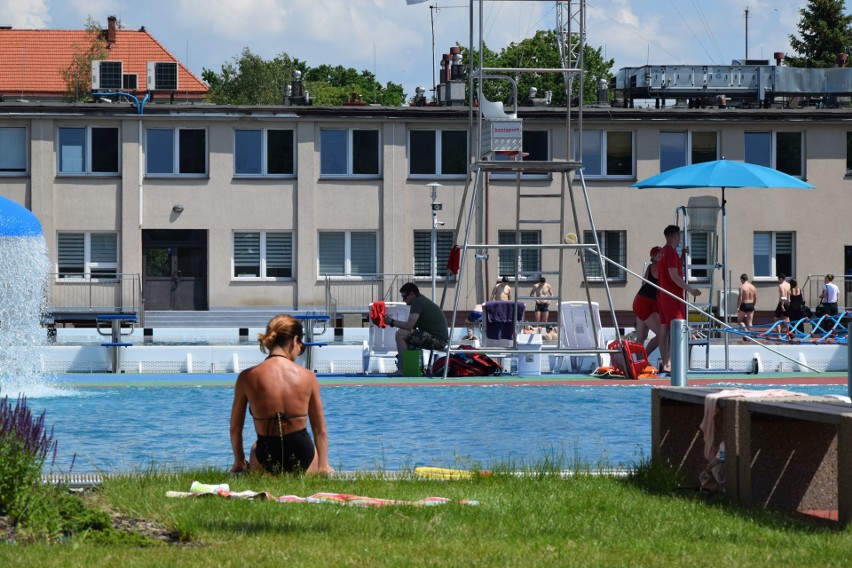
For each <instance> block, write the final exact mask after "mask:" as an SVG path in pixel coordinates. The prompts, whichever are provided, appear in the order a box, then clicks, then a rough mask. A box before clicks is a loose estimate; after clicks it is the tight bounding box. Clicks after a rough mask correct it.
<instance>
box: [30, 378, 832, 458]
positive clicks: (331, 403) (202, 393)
mask: <svg viewBox="0 0 852 568" xmlns="http://www.w3.org/2000/svg"><path fill="white" fill-rule="evenodd" d="M766 388H770V387H766ZM784 388H788V389H789V390H796V391H801V392H808V393H809V394H846V386H845V385H843V386H819V387H802V386H785V387H784ZM650 393H651V389H650V387H647V386H629V387H617V386H600V387H599V386H595V387H579V386H492V387H483V386H473V387H462V386H453V387H355V386H339V387H338V386H334V387H331V386H330V387H322V392H321V394H322V398H323V403H324V405H325V413H326V421H327V423H328V431H329V447H330V451H329V458H330V461H331V464H332V466H333V467H335V468H336V469H341V470H376V469H384V470H398V469H402V468H409V467H414V466H415V465H437V466H445V467H453V466H457V467H458V466H461V467H470V466H472V465H478V466H481V467H490V466H493V465H499V464H507V463H512V464H515V465H517V466H523V465H531V464H538V463H541V462H542V461H543V460H544V459H545V458H546V457H548V458H549V457H556V458H557V459H560V460H562V461H561V463H562V465H563V466H565V467H570V466H571V465H573V464H574V463H575V460H579V461H580V462H582V463H586V464H590V465H592V466H595V465H598V464H605V465H609V466H615V467H618V466H626V467H629V466H632V465H634V464H636V463H637V462H638V461H640V460H642V459H643V458H645V457H648V456H649V455H650V441H651V434H650V406H651V405H650ZM232 396H233V390H232V389H231V388H228V387H209V386H208V387H122V388H100V389H79V390H76V391H74V392H73V393H65V394H64V395H63V396H44V397H39V398H31V399H30V401H29V404H30V406H31V407H32V408H33V409H34V410H36V411H38V412H41V410H42V409H45V410H47V422H48V424H49V425H54V426H55V437H56V439H57V440H58V441H59V455H58V458H57V462H56V465H55V466H54V468H53V471H54V472H57V471H67V469H68V467H69V466H70V464H71V458H72V455H73V454H75V453H76V455H77V461H76V465H75V466H74V471H75V472H78V473H79V472H92V471H101V472H104V473H109V472H125V471H136V470H143V469H146V468H147V467H148V466H150V465H151V464H156V465H158V466H164V467H174V466H179V467H192V466H202V465H207V466H213V467H217V468H223V469H224V468H229V467H230V465H231V463H232V459H233V458H232V453H231V447H230V441H229V438H228V420H229V415H230V409H231V402H232ZM251 428H252V426H251V423H250V421H249V422H248V423H247V428H246V431H245V443H246V450H248V447H249V446H250V445H251V443H252V442H253V441H254V432H253V430H250V429H251Z"/></svg>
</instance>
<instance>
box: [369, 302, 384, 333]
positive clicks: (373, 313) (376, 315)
mask: <svg viewBox="0 0 852 568" xmlns="http://www.w3.org/2000/svg"><path fill="white" fill-rule="evenodd" d="M386 315H387V312H386V311H385V303H384V302H382V301H381V300H379V301H378V302H373V304H372V305H371V306H370V321H371V322H373V324H375V325H376V326H378V327H382V328H384V327H387V326H388V324H386V323H385V316H386Z"/></svg>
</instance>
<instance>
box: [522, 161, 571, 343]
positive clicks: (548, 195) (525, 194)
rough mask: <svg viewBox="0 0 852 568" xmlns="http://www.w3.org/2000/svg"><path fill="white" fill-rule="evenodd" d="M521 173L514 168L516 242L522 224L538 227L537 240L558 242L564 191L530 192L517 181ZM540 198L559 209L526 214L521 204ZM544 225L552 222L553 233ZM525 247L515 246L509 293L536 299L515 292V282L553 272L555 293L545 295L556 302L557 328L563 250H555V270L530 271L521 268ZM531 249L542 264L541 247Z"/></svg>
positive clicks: (562, 230) (562, 229)
mask: <svg viewBox="0 0 852 568" xmlns="http://www.w3.org/2000/svg"><path fill="white" fill-rule="evenodd" d="M563 175H568V173H567V172H566V173H564V174H563ZM521 176H522V172H521V171H518V172H516V174H515V243H516V244H523V243H522V238H521V235H522V233H523V231H524V228H525V227H539V228H541V229H542V237H541V242H543V243H544V242H557V243H558V242H560V241H562V239H563V235H564V234H565V216H564V211H565V192H564V191H559V192H558V193H555V192H554V191H553V190H552V188H548V189H550V191H543V190H537V191H535V192H530V191H529V190H527V191H525V190H524V189H525V188H524V186H523V184H522V183H521ZM541 201H544V202H555V203H554V206H555V207H558V209H556V210H557V211H559V212H560V214H559V217H556V218H543V219H535V218H531V217H527V214H526V211H525V207H524V205H532V204H535V203H539V202H541ZM548 210H553V208H549V209H548ZM548 225H549V226H551V227H552V226H553V225H556V226H557V229H556V234H555V235H553V234H552V233H553V231H552V230H551V231H545V230H544V229H545V228H546V226H548ZM543 226H544V227H543ZM548 233H550V234H548ZM529 250H530V249H518V250H517V254H516V256H515V263H514V266H515V280H514V293H513V297H514V298H515V299H516V300H519V301H524V300H533V301H538V300H539V299H540V297H538V296H532V295H524V294H520V293H519V290H518V289H519V287H520V286H519V284H520V283H521V281H522V279H523V281H525V282H529V281H530V280H531V279H532V280H533V281H535V279H537V278H538V276H539V275H541V276H547V275H555V276H556V282H553V283H551V288H554V287H555V290H556V293H555V294H553V295H552V296H549V297H547V299H548V300H550V301H551V302H556V308H557V309H556V315H557V318H556V325H557V326H560V329H561V326H562V313H561V310H560V309H559V305H560V301H561V298H562V296H561V291H562V289H563V288H562V275H563V268H564V258H565V257H564V254H562V253H561V251H560V252H559V254H558V257H559V259H558V263H557V269H556V270H553V269H551V270H542V269H540V270H537V271H531V270H525V269H524V268H525V267H524V263H523V256H524V255H523V253H524V251H529ZM532 250H533V251H534V252H537V253H538V257H539V264H540V265H541V266H544V264H542V263H543V261H544V256H545V255H544V252H545V251H544V250H542V249H538V250H536V249H532ZM548 313H549V312H548ZM516 325H520V326H527V325H537V322H536V321H534V320H533V321H528V320H526V319H524V320H522V321H519V322H516ZM545 325H548V324H545ZM516 338H517V335H516Z"/></svg>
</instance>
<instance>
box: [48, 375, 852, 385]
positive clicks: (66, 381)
mask: <svg viewBox="0 0 852 568" xmlns="http://www.w3.org/2000/svg"><path fill="white" fill-rule="evenodd" d="M55 377H56V383H55V384H56V385H57V386H62V387H72V388H116V387H208V386H213V387H223V386H224V387H230V386H233V384H234V381H235V380H236V375H235V374H232V373H227V374H203V373H198V374H186V373H175V374H169V375H162V374H152V375H146V374H129V373H128V374H125V373H122V374H111V373H74V374H57V375H55ZM164 377H165V378H164ZM318 378H319V383H320V386H322V387H341V386H347V387H356V386H363V387H460V386H577V387H588V386H595V387H599V386H655V387H665V386H671V380H670V379H668V378H661V379H641V380H635V381H633V380H624V379H601V378H597V377H590V376H588V375H535V376H517V375H505V376H496V377H465V378H463V379H446V380H445V379H442V378H438V377H434V378H432V377H388V376H384V375H325V374H320V375H318ZM719 383H738V384H747V385H842V384H847V377H846V375H830V374H826V373H763V374H760V375H753V374H711V375H708V374H696V375H691V376H689V378H688V384H689V385H690V386H701V385H710V384H719Z"/></svg>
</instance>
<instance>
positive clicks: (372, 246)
mask: <svg viewBox="0 0 852 568" xmlns="http://www.w3.org/2000/svg"><path fill="white" fill-rule="evenodd" d="M378 256H379V255H378V238H377V236H376V233H375V232H373V231H322V232H320V234H319V275H320V276H373V275H375V274H377V273H378V271H379V262H378Z"/></svg>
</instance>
